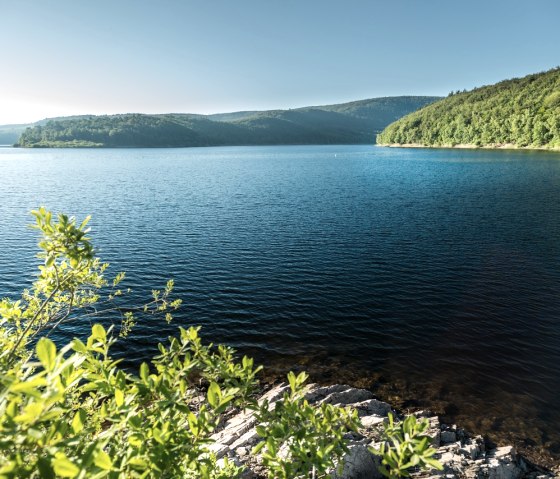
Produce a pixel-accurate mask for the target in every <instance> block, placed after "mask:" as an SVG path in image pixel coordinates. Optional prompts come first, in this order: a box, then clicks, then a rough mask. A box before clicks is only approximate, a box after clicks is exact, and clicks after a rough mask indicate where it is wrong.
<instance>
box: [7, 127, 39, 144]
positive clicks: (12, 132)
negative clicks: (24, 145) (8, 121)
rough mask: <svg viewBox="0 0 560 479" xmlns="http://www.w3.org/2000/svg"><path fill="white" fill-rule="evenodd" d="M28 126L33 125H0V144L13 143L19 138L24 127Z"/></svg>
mask: <svg viewBox="0 0 560 479" xmlns="http://www.w3.org/2000/svg"><path fill="white" fill-rule="evenodd" d="M30 126H33V125H32V124H26V125H0V145H13V144H14V143H16V142H17V141H18V140H19V137H20V136H21V134H22V133H23V132H24V131H25V129H26V128H28V127H30Z"/></svg>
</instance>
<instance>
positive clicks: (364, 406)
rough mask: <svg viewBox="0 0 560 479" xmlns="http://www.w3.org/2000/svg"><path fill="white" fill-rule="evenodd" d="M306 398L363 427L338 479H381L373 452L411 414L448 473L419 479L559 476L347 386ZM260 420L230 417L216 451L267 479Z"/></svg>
mask: <svg viewBox="0 0 560 479" xmlns="http://www.w3.org/2000/svg"><path fill="white" fill-rule="evenodd" d="M287 388H288V386H287V385H286V384H285V383H282V382H281V383H279V384H278V383H277V384H271V385H270V386H269V387H268V388H265V389H264V390H263V391H262V392H261V394H259V399H258V400H259V401H262V400H263V399H266V400H269V401H270V402H271V403H274V402H276V401H279V400H281V397H282V394H283V393H284V392H285V391H286V390H287ZM306 399H307V400H308V401H309V402H310V403H311V404H316V405H320V404H322V403H326V404H333V405H336V406H341V407H347V408H350V409H352V410H354V411H356V413H357V414H358V416H359V420H360V427H359V429H358V430H357V431H355V432H352V433H347V435H346V436H347V440H348V447H349V451H348V453H347V454H346V456H345V457H344V458H343V459H342V461H341V463H339V465H340V466H342V467H341V470H339V471H338V473H336V474H334V475H333V477H335V478H336V479H357V478H362V479H379V478H380V477H381V475H380V473H379V469H378V467H379V457H378V456H375V455H374V454H372V453H371V452H370V450H369V449H368V448H369V447H374V448H375V449H378V448H379V445H380V442H379V441H380V437H381V436H380V431H381V428H382V425H383V423H384V421H385V419H386V417H387V415H388V414H389V413H393V414H394V415H396V417H397V418H398V419H399V420H402V419H404V418H405V417H406V416H408V415H414V416H416V417H423V418H427V419H428V421H429V423H430V428H429V430H428V431H427V435H428V437H429V438H430V442H431V445H432V447H434V448H435V449H436V455H435V458H436V459H437V460H439V461H440V462H441V464H442V465H443V467H444V469H443V471H441V472H439V471H435V470H431V471H422V472H419V473H418V472H416V473H414V476H415V477H430V478H438V477H440V478H444V477H445V478H446V479H461V478H464V477H472V478H480V477H487V478H495V479H498V478H500V479H549V478H550V479H552V478H553V477H558V476H557V474H558V473H559V472H560V468H559V467H558V465H557V464H556V465H554V466H553V467H550V468H549V467H546V466H545V467H543V466H540V465H538V464H535V463H534V462H533V461H531V460H530V459H529V460H528V459H527V458H526V457H524V455H523V453H521V454H519V453H518V452H517V450H516V448H515V447H514V446H511V445H497V444H494V443H492V442H489V441H488V440H486V439H485V438H484V437H483V436H481V435H474V434H472V433H471V432H470V431H468V430H465V429H463V428H462V427H460V426H457V425H456V424H454V423H445V422H443V421H442V420H441V418H440V417H439V416H438V415H437V414H434V413H432V412H430V411H429V410H418V411H416V412H411V411H407V412H405V411H402V410H401V411H399V409H397V408H395V407H394V406H393V405H391V404H390V403H387V402H384V401H383V400H379V399H378V398H377V397H376V395H375V394H373V393H371V392H370V391H368V390H366V389H361V388H355V387H352V386H350V385H347V384H340V383H339V384H332V383H331V384H329V385H320V384H317V383H315V384H313V383H312V384H309V385H308V386H307V394H306ZM255 428H256V421H255V419H254V415H253V414H252V413H251V412H247V411H238V412H237V414H234V415H233V416H232V417H230V418H229V419H228V420H227V421H226V422H225V423H224V424H223V425H222V428H221V429H220V430H219V431H217V432H216V433H215V434H214V435H213V436H212V439H214V440H215V441H216V442H215V443H214V444H213V445H212V446H211V448H212V449H213V450H214V452H215V453H216V454H217V456H218V458H219V459H221V458H223V457H227V458H228V459H229V460H230V461H232V462H234V463H236V464H239V465H244V466H245V467H247V468H248V471H247V474H246V475H244V476H243V477H246V478H251V479H264V478H265V477H266V472H265V471H264V470H263V468H262V466H261V461H260V458H259V456H258V454H256V455H255V454H254V453H252V452H251V451H252V450H253V448H254V447H255V445H256V444H257V443H258V442H259V441H260V439H259V436H258V434H257V432H256V429H255Z"/></svg>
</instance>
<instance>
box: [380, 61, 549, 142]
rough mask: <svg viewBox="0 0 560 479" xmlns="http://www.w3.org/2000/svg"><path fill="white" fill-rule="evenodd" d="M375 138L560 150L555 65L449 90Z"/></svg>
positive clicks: (384, 140)
mask: <svg viewBox="0 0 560 479" xmlns="http://www.w3.org/2000/svg"><path fill="white" fill-rule="evenodd" d="M377 142H378V143H379V144H383V145H390V144H417V145H424V146H455V145H471V146H485V147H487V146H488V147H495V146H514V147H519V148H551V149H552V148H554V149H558V148H560V68H555V69H552V70H549V71H547V72H544V73H538V74H534V75H528V76H526V77H524V78H515V79H512V80H506V81H502V82H500V83H497V84H495V85H490V86H484V87H481V88H476V89H474V90H472V91H470V92H455V93H453V92H452V93H451V94H450V95H449V96H448V97H447V98H445V99H443V100H441V101H438V102H436V103H433V104H431V105H428V106H426V107H424V108H422V109H420V110H418V111H416V112H414V113H411V114H409V115H407V116H405V117H404V118H401V119H400V120H398V121H396V122H395V123H392V124H391V125H389V126H388V127H387V128H386V129H385V130H384V131H383V132H382V133H380V134H379V135H377Z"/></svg>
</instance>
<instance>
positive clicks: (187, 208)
mask: <svg viewBox="0 0 560 479" xmlns="http://www.w3.org/2000/svg"><path fill="white" fill-rule="evenodd" d="M559 160H560V154H557V153H545V152H527V151H523V152H519V151H476V150H417V149H413V150H411V149H383V148H374V147H370V146H305V147H300V146H297V147H295V146H294V147H286V146H282V147H247V148H244V147H235V148H193V149H126V150H125V149H121V150H21V149H11V148H2V149H0V247H1V248H0V296H6V295H15V294H17V292H18V291H21V289H22V288H23V287H24V286H25V285H27V284H29V282H30V281H31V280H32V275H33V274H34V265H35V262H36V260H35V258H34V257H33V255H34V253H35V252H36V247H35V244H36V236H35V233H34V232H33V231H31V230H29V229H27V228H25V225H26V224H27V223H29V222H30V220H31V218H30V217H29V215H28V212H29V210H31V209H32V208H35V207H37V206H38V205H45V206H47V207H48V208H50V209H52V210H54V211H63V212H67V213H70V214H73V215H76V216H78V217H82V216H85V215H86V214H92V215H93V220H92V226H93V236H94V238H95V242H96V244H97V246H98V247H99V248H100V250H101V251H100V256H101V257H102V258H103V259H106V260H108V261H110V262H111V263H112V266H113V268H112V270H113V271H114V272H116V271H121V270H125V271H127V273H128V284H130V285H132V287H133V288H134V290H135V294H137V295H138V297H143V296H145V295H146V294H149V291H150V290H151V289H152V288H155V287H160V286H161V285H162V284H163V283H164V282H165V280H166V279H167V278H169V277H173V278H174V279H175V282H176V286H177V293H178V294H179V295H180V296H181V297H182V298H183V299H184V301H185V306H184V307H183V308H182V310H181V311H180V313H179V314H178V315H177V316H176V319H175V321H174V323H172V324H171V325H170V326H168V325H167V324H165V323H164V322H162V321H159V320H158V321H155V320H154V321H148V322H145V323H142V324H140V325H139V326H138V328H137V329H136V330H135V332H134V334H133V335H132V336H131V337H130V338H129V341H128V342H127V343H125V344H126V348H127V349H126V351H125V352H124V354H125V356H126V358H127V360H128V361H129V362H132V363H134V362H138V361H140V360H142V359H146V358H147V357H150V356H151V355H152V354H153V353H154V352H155V344H156V342H157V341H160V340H163V339H165V338H166V337H167V336H168V335H170V334H173V333H174V331H175V330H176V328H177V327H178V326H179V325H190V324H201V325H203V332H204V334H205V336H207V337H208V338H211V339H212V340H213V341H218V342H226V343H228V344H230V345H232V346H234V347H237V348H239V349H241V350H242V351H244V352H249V353H251V354H253V355H255V356H257V357H258V358H259V359H260V360H261V361H264V362H266V363H269V364H271V366H272V367H273V369H274V368H275V369H276V370H284V369H286V368H289V367H304V368H306V369H309V370H311V371H312V372H314V373H315V376H316V377H317V378H318V379H323V380H329V379H337V380H338V379H340V378H341V377H342V378H349V380H352V381H354V382H355V383H360V384H365V385H368V386H369V387H372V388H373V389H374V390H376V391H378V392H379V394H381V395H383V397H386V398H390V399H393V400H394V401H396V402H397V403H399V404H401V405H402V406H403V407H408V406H423V407H427V406H429V407H432V408H434V409H436V410H438V411H440V412H441V413H442V414H444V416H445V417H446V418H448V419H449V420H457V421H459V422H460V423H461V424H462V425H467V426H468V427H470V428H471V429H474V430H476V431H480V432H484V431H486V432H491V433H492V434H493V435H494V437H497V438H504V437H506V438H507V439H508V440H514V441H516V442H517V443H518V444H521V445H525V446H543V447H544V448H545V449H546V450H547V451H548V452H551V453H556V454H558V453H560V436H559V434H558V431H559V430H560V395H559V394H558V391H559V390H560V372H559V371H558V364H560V295H559V292H560V161H559ZM87 327H89V323H88V324H85V323H84V322H82V323H74V324H73V325H72V326H71V327H69V328H68V327H67V328H66V329H65V330H64V331H63V332H62V335H63V336H64V335H65V336H68V337H69V336H73V335H79V334H83V333H84V332H85V331H86V330H87ZM420 397H422V398H425V399H423V400H418V398H420Z"/></svg>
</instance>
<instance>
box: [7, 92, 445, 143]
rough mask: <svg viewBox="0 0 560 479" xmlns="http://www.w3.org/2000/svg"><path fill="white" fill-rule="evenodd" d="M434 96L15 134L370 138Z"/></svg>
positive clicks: (83, 120)
mask: <svg viewBox="0 0 560 479" xmlns="http://www.w3.org/2000/svg"><path fill="white" fill-rule="evenodd" d="M437 99H438V98H437V97H389V98H376V99H371V100H362V101H357V102H351V103H344V104H340V105H326V106H317V107H306V108H299V109H294V110H274V111H262V112H236V113H227V114H217V115H207V116H205V115H191V114H164V115H144V114H124V115H106V116H92V115H90V116H80V117H71V118H57V119H52V120H49V121H46V122H41V123H38V124H35V125H34V126H32V127H29V128H27V129H26V130H25V131H24V132H23V133H22V134H21V136H20V138H19V140H18V142H17V145H16V146H21V147H185V146H222V145H281V144H355V143H373V142H374V141H375V134H376V133H378V132H379V131H381V130H382V129H383V128H384V127H385V126H387V125H388V124H389V123H391V122H392V121H394V120H396V119H397V118H400V117H401V116H403V115H406V114H407V113H410V112H411V111H414V110H416V109H418V108H420V107H422V106H424V105H426V104H428V103H431V102H433V101H435V100H437Z"/></svg>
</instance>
